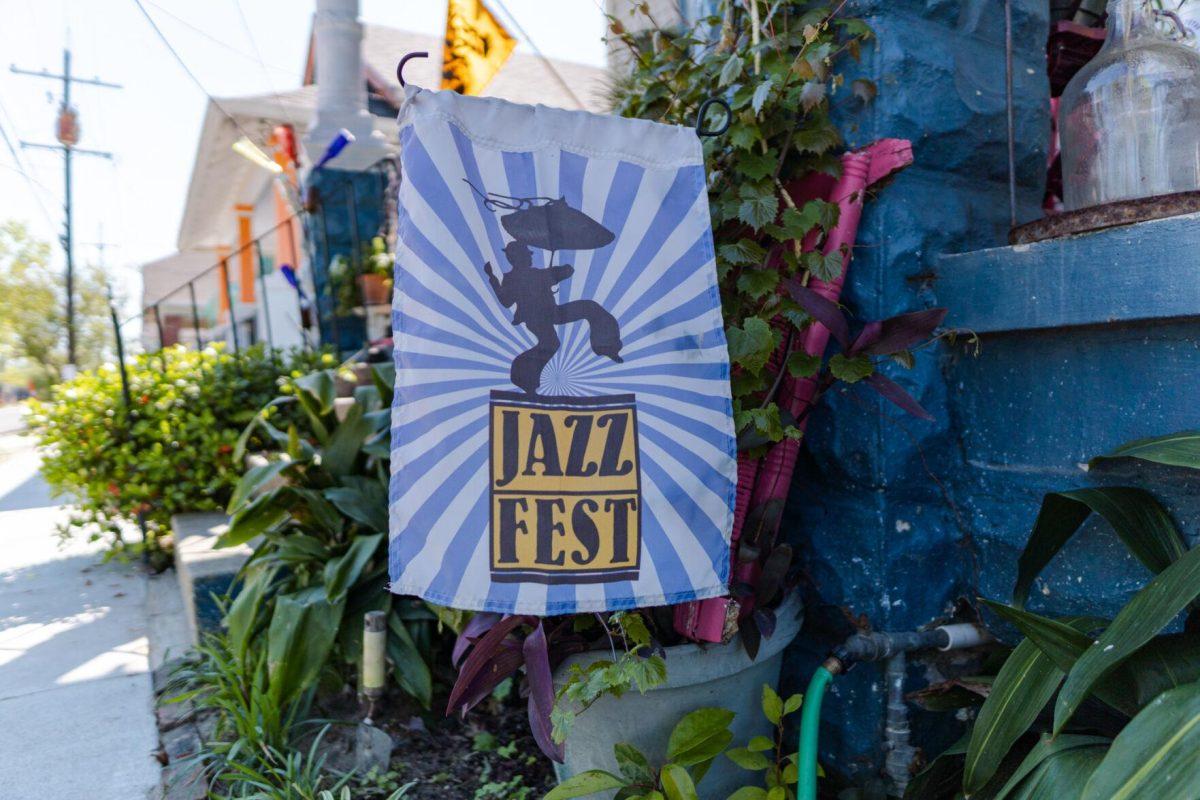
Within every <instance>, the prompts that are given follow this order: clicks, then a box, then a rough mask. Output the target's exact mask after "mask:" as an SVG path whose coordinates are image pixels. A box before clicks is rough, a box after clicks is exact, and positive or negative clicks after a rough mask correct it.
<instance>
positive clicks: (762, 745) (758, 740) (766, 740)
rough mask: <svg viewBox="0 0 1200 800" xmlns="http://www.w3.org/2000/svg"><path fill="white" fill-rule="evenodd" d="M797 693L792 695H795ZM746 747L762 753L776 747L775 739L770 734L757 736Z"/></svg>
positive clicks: (753, 751) (751, 750)
mask: <svg viewBox="0 0 1200 800" xmlns="http://www.w3.org/2000/svg"><path fill="white" fill-rule="evenodd" d="M795 696H796V695H792V697H795ZM746 749H747V750H749V751H750V752H752V753H762V752H765V751H767V750H774V749H775V740H774V739H772V738H770V737H769V736H755V737H754V738H752V739H751V740H750V741H749V742H748V743H747V744H746Z"/></svg>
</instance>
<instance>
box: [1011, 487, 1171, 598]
mask: <svg viewBox="0 0 1200 800" xmlns="http://www.w3.org/2000/svg"><path fill="white" fill-rule="evenodd" d="M1092 512H1095V513H1097V514H1099V515H1100V516H1102V517H1103V518H1104V519H1105V520H1106V521H1107V522H1108V524H1109V525H1111V526H1112V529H1113V531H1114V532H1115V533H1116V534H1117V536H1119V537H1120V539H1121V541H1122V542H1124V543H1125V546H1126V547H1128V548H1129V551H1130V552H1131V553H1133V555H1134V556H1136V557H1137V559H1138V560H1139V561H1141V562H1142V563H1143V564H1145V565H1146V568H1147V569H1149V570H1150V571H1151V572H1161V571H1162V570H1163V569H1164V568H1166V566H1167V565H1168V564H1170V563H1171V562H1173V561H1175V560H1176V559H1178V558H1179V557H1180V556H1181V555H1183V553H1184V550H1185V549H1186V548H1185V547H1184V544H1183V538H1182V537H1181V536H1180V535H1179V531H1178V530H1177V529H1176V528H1175V523H1174V522H1173V521H1172V520H1171V517H1170V515H1168V514H1167V512H1166V510H1165V509H1164V508H1163V507H1162V505H1161V504H1160V503H1159V502H1158V501H1157V500H1155V499H1154V497H1153V495H1151V494H1150V493H1149V492H1147V491H1145V490H1143V489H1138V488H1135V487H1131V486H1102V487H1096V488H1090V489H1075V490H1073V491H1069V492H1051V493H1049V494H1047V495H1046V496H1045V498H1044V499H1043V500H1042V508H1041V510H1040V511H1038V516H1037V521H1036V522H1034V525H1033V531H1032V532H1031V533H1030V534H1029V541H1028V542H1026V543H1025V550H1024V551H1023V552H1022V553H1021V558H1020V560H1019V561H1018V562H1017V582H1016V585H1015V586H1014V587H1013V604H1014V605H1016V606H1017V607H1021V606H1024V605H1025V601H1026V599H1027V598H1028V596H1029V589H1030V587H1031V586H1033V581H1034V578H1036V577H1037V576H1038V575H1039V574H1040V573H1041V571H1042V570H1043V569H1044V568H1045V567H1046V565H1047V564H1049V563H1050V560H1051V559H1053V558H1054V556H1055V555H1056V554H1057V553H1058V551H1059V550H1061V549H1062V547H1063V545H1065V544H1066V543H1067V541H1068V540H1069V539H1070V538H1071V536H1073V535H1074V534H1075V532H1076V531H1077V530H1079V526H1080V525H1082V524H1083V521H1084V520H1085V519H1087V518H1088V516H1090V515H1091V513H1092Z"/></svg>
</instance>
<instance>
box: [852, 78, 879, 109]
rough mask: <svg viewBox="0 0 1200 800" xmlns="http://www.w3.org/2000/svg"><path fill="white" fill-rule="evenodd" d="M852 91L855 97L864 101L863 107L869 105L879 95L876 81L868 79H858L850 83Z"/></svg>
mask: <svg viewBox="0 0 1200 800" xmlns="http://www.w3.org/2000/svg"><path fill="white" fill-rule="evenodd" d="M850 91H852V92H853V93H854V96H855V97H857V98H858V99H859V100H862V101H863V105H868V104H869V103H870V102H871V101H872V100H874V99H875V95H877V94H879V89H878V88H877V87H876V86H875V82H874V81H870V80H867V79H866V78H858V79H856V80H853V81H851V82H850Z"/></svg>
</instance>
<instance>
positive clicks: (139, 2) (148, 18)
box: [133, 0, 254, 141]
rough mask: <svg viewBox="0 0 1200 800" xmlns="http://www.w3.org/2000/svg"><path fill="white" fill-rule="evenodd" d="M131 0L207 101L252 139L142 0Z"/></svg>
mask: <svg viewBox="0 0 1200 800" xmlns="http://www.w3.org/2000/svg"><path fill="white" fill-rule="evenodd" d="M133 2H134V5H136V6H137V7H138V11H141V12H142V16H143V17H145V18H146V22H148V23H150V27H151V28H153V29H154V33H155V35H156V36H158V38H159V40H160V41H161V42H162V43H163V46H164V47H166V48H167V51H168V52H169V53H170V54H171V55H172V57H174V59H175V62H176V63H177V64H179V66H180V68H182V69H183V71H184V72H185V73H187V76H188V77H189V78H191V80H192V83H194V84H196V87H197V88H199V89H200V91H201V92H203V93H204V96H205V97H207V98H208V100H209V102H210V103H212V104H213V105H214V106H216V108H217V110H218V111H220V112H221V113H222V114H224V115H225V117H226V119H228V120H229V121H230V122H232V123H233V125H234V127H235V128H237V129H238V131H239V132H240V133H241V134H242V135H243V136H245V137H246V138H247V139H250V140H251V141H253V140H254V137H253V136H251V135H250V133H249V132H248V131H247V130H246V129H245V128H244V127H242V123H240V122H238V121H237V118H236V117H234V116H233V114H231V113H229V111H228V110H227V109H226V108H225V106H223V105H221V103H220V101H219V100H217V98H215V97H213V96H212V95H211V94H209V93H208V90H207V89H205V88H204V84H203V83H201V82H200V79H199V78H197V77H196V73H194V72H192V70H191V68H190V67H189V66H188V65H187V62H185V61H184V60H183V57H182V56H180V55H179V52H178V51H177V50H176V49H175V48H174V47H172V46H171V42H170V40H169V39H167V37H166V34H164V33H163V32H162V29H161V28H159V27H158V23H157V22H155V21H154V17H152V16H150V12H149V11H147V10H146V7H145V6H144V5H142V0H133Z"/></svg>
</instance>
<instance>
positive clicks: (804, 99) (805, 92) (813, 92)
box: [800, 81, 826, 111]
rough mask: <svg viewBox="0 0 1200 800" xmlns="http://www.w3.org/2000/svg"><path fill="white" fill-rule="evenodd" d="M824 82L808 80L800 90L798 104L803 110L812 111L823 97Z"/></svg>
mask: <svg viewBox="0 0 1200 800" xmlns="http://www.w3.org/2000/svg"><path fill="white" fill-rule="evenodd" d="M825 91H826V90H825V82H824V81H808V82H807V83H805V84H804V88H802V89H801V90H800V105H801V107H803V108H804V110H805V111H812V110H813V109H814V108H815V107H816V106H819V105H820V104H821V101H822V100H824V99H825Z"/></svg>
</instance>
